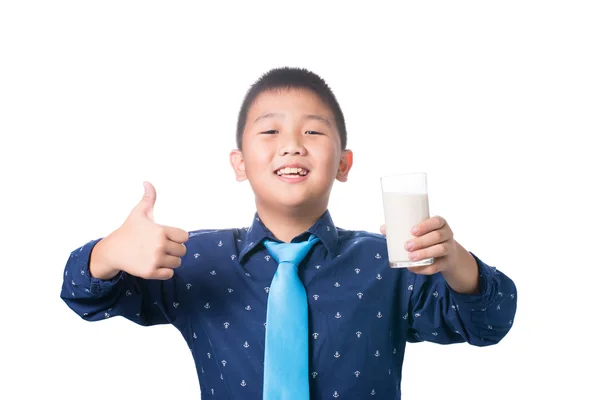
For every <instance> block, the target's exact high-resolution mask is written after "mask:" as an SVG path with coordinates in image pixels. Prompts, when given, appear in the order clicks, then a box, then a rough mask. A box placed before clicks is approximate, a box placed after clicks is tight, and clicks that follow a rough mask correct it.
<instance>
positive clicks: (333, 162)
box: [230, 89, 352, 209]
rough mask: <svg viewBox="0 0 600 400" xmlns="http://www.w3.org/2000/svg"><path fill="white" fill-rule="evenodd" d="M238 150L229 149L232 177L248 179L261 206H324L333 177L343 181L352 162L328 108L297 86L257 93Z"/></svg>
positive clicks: (239, 179)
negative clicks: (233, 173) (342, 146)
mask: <svg viewBox="0 0 600 400" xmlns="http://www.w3.org/2000/svg"><path fill="white" fill-rule="evenodd" d="M242 149H243V151H240V150H233V151H232V152H231V157H230V160H231V165H232V167H233V169H234V171H235V174H236V178H237V180H238V181H243V180H246V179H248V181H249V182H250V185H251V187H252V190H253V191H254V193H255V196H256V200H257V203H258V204H259V205H261V206H267V207H276V208H277V207H288V208H299V207H302V208H304V207H307V206H310V207H311V208H312V207H319V209H322V208H324V207H325V208H326V207H327V203H328V201H329V194H330V192H331V188H332V187H333V183H334V181H335V179H338V180H339V181H341V182H345V181H346V180H347V176H348V172H349V171H350V167H351V166H352V152H351V151H350V150H345V151H342V149H341V142H340V136H339V133H338V131H337V128H336V125H335V120H334V117H333V113H332V112H331V110H330V109H329V107H328V106H326V105H325V104H324V103H323V102H322V101H321V100H320V99H319V97H318V96H317V95H316V94H314V93H313V92H312V91H309V90H303V89H281V90H273V91H267V92H263V93H262V94H260V95H259V96H258V97H257V98H256V101H255V102H254V104H253V105H252V106H251V107H250V109H249V110H248V118H247V119H246V126H245V129H244V133H243V137H242ZM285 167H289V168H290V169H289V170H286V169H282V168H285ZM298 168H299V169H298ZM286 172H287V173H286Z"/></svg>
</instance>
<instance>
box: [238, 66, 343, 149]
mask: <svg viewBox="0 0 600 400" xmlns="http://www.w3.org/2000/svg"><path fill="white" fill-rule="evenodd" d="M275 89H306V90H310V91H312V92H313V93H315V94H316V95H317V96H318V97H319V98H320V99H321V101H323V102H324V103H325V104H326V105H327V106H328V107H329V108H330V109H331V112H332V113H333V116H334V118H335V124H336V126H337V130H338V132H339V134H340V141H341V144H342V150H345V149H346V142H347V138H346V122H345V120H344V114H343V113H342V109H341V107H340V105H339V103H338V101H337V99H336V98H335V96H334V94H333V92H332V90H331V88H330V87H329V85H327V83H326V82H325V80H324V79H323V78H321V77H320V76H319V75H317V74H315V73H314V72H311V71H309V70H307V69H305V68H291V67H282V68H274V69H272V70H270V71H268V72H267V73H265V74H263V75H262V76H261V77H260V78H259V79H258V80H257V81H256V82H255V83H254V84H253V85H252V86H251V87H250V89H248V92H247V93H246V96H245V97H244V101H243V102H242V106H241V107H240V111H239V114H238V121H237V134H236V142H237V147H238V149H240V150H241V149H242V134H243V132H244V128H245V127H246V120H247V119H248V110H249V109H250V106H251V105H252V103H254V101H255V100H256V98H257V97H258V96H259V95H260V94H261V93H263V92H266V91H269V90H275Z"/></svg>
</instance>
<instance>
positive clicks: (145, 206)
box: [134, 181, 156, 221]
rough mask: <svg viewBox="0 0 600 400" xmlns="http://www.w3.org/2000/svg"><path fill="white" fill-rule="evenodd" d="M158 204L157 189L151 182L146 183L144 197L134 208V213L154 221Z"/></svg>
mask: <svg viewBox="0 0 600 400" xmlns="http://www.w3.org/2000/svg"><path fill="white" fill-rule="evenodd" d="M155 203H156V189H155V188H154V185H152V184H151V183H150V182H147V181H144V196H143V197H142V199H141V200H140V202H139V203H138V204H137V206H136V207H135V208H134V212H136V213H138V214H140V215H142V216H144V217H146V218H148V219H149V220H151V221H154V204H155Z"/></svg>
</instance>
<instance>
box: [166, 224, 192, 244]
mask: <svg viewBox="0 0 600 400" xmlns="http://www.w3.org/2000/svg"><path fill="white" fill-rule="evenodd" d="M164 229H165V235H167V239H169V240H172V241H174V242H177V243H185V242H187V241H188V239H189V237H190V235H189V233H187V231H184V230H183V229H179V228H173V227H171V226H165V227H164Z"/></svg>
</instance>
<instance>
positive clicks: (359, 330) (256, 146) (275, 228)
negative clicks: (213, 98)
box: [61, 68, 517, 399]
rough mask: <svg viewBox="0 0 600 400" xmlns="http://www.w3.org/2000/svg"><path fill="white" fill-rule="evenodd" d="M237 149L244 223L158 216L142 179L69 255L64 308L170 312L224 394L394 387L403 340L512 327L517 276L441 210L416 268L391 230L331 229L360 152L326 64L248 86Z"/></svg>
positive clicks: (158, 315) (421, 235) (215, 392)
mask: <svg viewBox="0 0 600 400" xmlns="http://www.w3.org/2000/svg"><path fill="white" fill-rule="evenodd" d="M230 161H231V165H232V167H233V170H234V172H235V175H236V179H237V180H238V181H243V180H246V179H248V181H249V183H250V185H251V187H252V190H253V192H254V194H255V203H256V214H255V217H254V219H253V221H252V225H251V226H250V227H249V228H246V229H223V230H198V231H192V232H190V233H188V232H186V231H183V230H181V229H177V228H173V227H166V226H161V225H158V224H156V223H155V222H154V221H153V216H152V209H153V205H154V202H155V200H156V191H155V189H154V187H153V186H152V185H151V184H149V183H147V182H145V183H144V186H145V194H144V197H143V198H142V200H141V201H140V202H139V204H137V205H136V206H135V207H134V208H133V210H132V212H131V213H130V215H129V216H128V218H127V219H126V220H125V222H124V223H123V225H122V226H121V227H119V228H118V229H116V230H115V231H114V232H113V233H111V234H110V235H108V236H107V237H106V238H103V239H101V240H100V239H98V240H94V241H91V242H89V243H87V244H85V245H84V246H83V247H81V248H79V249H77V250H75V251H73V252H72V253H71V255H70V258H69V259H68V261H67V263H66V268H65V272H64V283H63V287H62V292H61V297H62V298H63V299H64V301H65V302H66V304H67V305H68V306H69V307H70V308H71V309H72V310H73V311H75V312H76V313H77V314H79V315H80V316H81V317H82V318H84V319H86V320H88V321H97V320H102V319H105V318H111V317H113V316H117V315H120V316H123V317H125V318H127V319H129V320H131V321H133V322H136V323H138V324H140V325H145V326H149V325H155V324H167V323H170V324H173V325H174V326H175V327H176V328H177V329H178V330H179V331H180V332H181V334H182V335H183V337H184V339H185V340H186V342H187V344H188V346H189V347H190V349H191V351H192V354H193V357H194V360H195V363H196V368H197V373H198V378H199V382H200V388H201V393H202V397H203V398H205V397H209V396H213V397H214V398H217V399H261V398H263V399H308V398H309V397H310V398H311V399H325V398H327V399H329V398H338V397H339V398H342V399H364V398H371V396H377V397H378V398H383V399H399V398H400V380H401V370H402V362H403V356H404V349H405V345H406V342H418V341H431V342H436V343H459V342H465V341H466V342H468V343H470V344H472V345H475V346H486V345H492V344H495V343H498V342H499V341H500V340H501V339H502V338H503V337H504V336H505V335H506V334H507V332H508V331H509V330H510V328H511V325H512V320H513V318H514V315H515V312H516V301H517V299H516V293H517V292H516V287H515V285H514V284H513V282H512V281H511V280H510V279H509V278H508V277H507V276H505V275H504V274H503V273H501V272H500V271H498V270H496V269H495V268H492V267H489V266H488V265H486V264H485V263H483V262H482V261H481V260H480V259H478V258H477V257H475V256H474V255H472V254H471V253H469V252H468V251H467V250H465V249H464V248H463V247H462V246H461V245H460V244H459V243H457V242H456V241H455V240H454V239H453V235H452V231H451V229H450V227H449V225H448V223H446V221H445V220H444V219H443V218H441V217H432V218H429V219H428V220H426V221H424V222H422V223H420V224H418V225H417V226H415V227H414V230H413V231H412V234H413V236H414V239H412V240H410V241H409V242H408V243H406V244H405V247H406V249H407V250H409V251H410V252H411V253H410V254H411V256H412V259H413V260H421V259H424V258H428V257H434V259H435V262H434V263H433V264H432V265H429V266H423V267H415V268H410V269H405V268H399V269H393V268H390V267H389V265H388V261H387V250H386V242H385V237H384V236H382V235H379V234H372V233H367V232H362V231H348V230H344V229H340V228H337V227H336V226H335V225H334V223H333V221H332V219H331V216H330V214H329V211H328V200H329V195H330V191H331V188H332V186H333V183H334V181H335V179H337V180H339V181H342V182H345V181H346V180H347V177H348V173H349V171H350V169H351V167H352V152H351V151H350V150H349V149H346V128H345V122H344V117H343V114H342V111H341V109H340V106H339V105H338V102H337V100H336V98H335V97H334V95H333V93H332V92H331V90H330V89H329V87H328V86H327V84H326V83H325V82H324V81H323V80H322V79H321V78H320V77H319V76H317V75H316V74H314V73H312V72H310V71H307V70H303V69H292V68H281V69H274V70H271V71H269V72H268V73H267V74H265V75H263V76H262V77H261V78H260V79H259V80H258V81H257V82H256V83H255V84H254V85H253V86H252V87H251V88H250V90H249V91H248V93H247V95H246V98H245V99H244V102H243V104H242V107H241V110H240V113H239V119H238V128H237V149H236V150H234V151H232V152H231V154H230ZM382 233H383V234H385V227H382ZM284 243H294V244H293V245H292V244H290V245H286V244H284ZM286 246H287V247H286ZM282 249H283V250H282ZM286 249H287V250H286ZM290 249H293V250H290ZM296 250H299V251H300V252H301V253H302V254H300V255H298V254H296V253H294V252H295V251H296ZM286 251H287V253H286ZM290 252H291V253H290ZM292 253H294V254H292ZM290 254H292V255H291V256H290ZM288 256H290V257H288ZM294 279H295V280H294Z"/></svg>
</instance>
